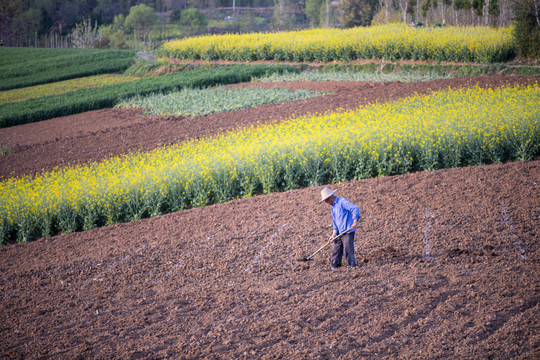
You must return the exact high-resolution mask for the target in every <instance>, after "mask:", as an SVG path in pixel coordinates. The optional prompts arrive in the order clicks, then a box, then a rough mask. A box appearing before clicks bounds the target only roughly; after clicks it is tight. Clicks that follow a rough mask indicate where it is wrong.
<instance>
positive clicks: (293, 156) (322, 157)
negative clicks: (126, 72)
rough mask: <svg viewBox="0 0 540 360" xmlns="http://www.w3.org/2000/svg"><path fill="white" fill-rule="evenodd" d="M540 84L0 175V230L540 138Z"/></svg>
mask: <svg viewBox="0 0 540 360" xmlns="http://www.w3.org/2000/svg"><path fill="white" fill-rule="evenodd" d="M539 101H540V89H539V87H538V86H528V87H503V88H499V89H487V90H486V89H480V88H473V89H460V90H451V91H443V92H437V93H433V94H431V95H429V96H425V97H420V96H415V97H411V98H408V99H403V100H400V101H396V102H391V103H385V104H374V105H370V106H366V107H362V108H359V109H357V110H354V111H347V112H337V113H329V114H324V115H320V116H305V117H301V118H297V119H290V120H289V121H285V122H281V123H273V124H270V125H263V126H256V127H255V126H254V127H250V128H244V129H241V130H238V131H234V132H230V133H227V134H223V135H221V136H218V137H216V138H203V139H199V140H193V141H190V142H187V143H183V144H179V145H176V146H169V147H162V148H159V149H157V150H155V151H152V152H148V153H139V154H133V155H128V156H122V157H118V158H111V159H108V160H106V161H104V162H100V163H94V164H88V165H85V166H75V167H71V168H66V169H63V170H61V171H56V172H50V173H44V174H42V175H39V176H36V177H34V178H32V177H25V178H12V179H9V180H7V181H5V182H1V183H0V241H15V240H16V241H21V242H23V241H29V240H31V239H34V238H35V237H39V236H50V235H54V234H57V233H59V232H63V233H67V232H73V231H79V230H88V229H92V228H95V227H98V226H103V225H108V224H113V223H116V222H125V221H133V220H138V219H141V218H143V217H148V216H157V215H160V214H163V213H167V212H172V211H178V210H180V209H184V208H189V207H197V206H205V205H207V204H210V203H214V202H224V201H228V200H231V199H234V198H237V197H248V196H252V195H254V194H258V193H270V192H273V191H282V190H289V189H294V188H298V187H303V186H312V185H320V184H325V183H329V182H342V181H346V180H350V179H353V178H354V179H364V178H369V177H372V176H384V175H393V174H402V173H407V172H411V171H418V170H433V169H440V168H448V167H457V166H465V165H480V164H483V163H486V162H497V163H500V162H504V161H508V160H528V159H532V158H534V157H535V156H536V155H537V154H539V150H540V107H538V103H539Z"/></svg>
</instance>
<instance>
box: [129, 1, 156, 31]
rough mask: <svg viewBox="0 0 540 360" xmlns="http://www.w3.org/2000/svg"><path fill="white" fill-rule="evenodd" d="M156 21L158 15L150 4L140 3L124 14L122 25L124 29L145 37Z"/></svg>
mask: <svg viewBox="0 0 540 360" xmlns="http://www.w3.org/2000/svg"><path fill="white" fill-rule="evenodd" d="M157 22H158V16H157V14H156V13H155V12H154V9H152V8H151V7H150V6H147V5H144V4H140V5H136V6H133V7H131V9H129V14H128V16H126V21H125V22H124V26H125V28H126V31H128V32H131V31H135V32H137V33H138V34H139V35H140V36H141V38H143V39H146V37H147V36H148V33H149V32H150V29H151V28H152V26H153V25H155V24H156V23H157Z"/></svg>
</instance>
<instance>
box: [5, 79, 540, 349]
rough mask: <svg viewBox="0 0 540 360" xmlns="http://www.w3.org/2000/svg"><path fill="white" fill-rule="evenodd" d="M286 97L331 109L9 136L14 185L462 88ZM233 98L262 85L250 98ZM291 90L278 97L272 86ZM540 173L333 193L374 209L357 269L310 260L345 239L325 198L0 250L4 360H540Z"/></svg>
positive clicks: (236, 205) (436, 178) (298, 198)
mask: <svg viewBox="0 0 540 360" xmlns="http://www.w3.org/2000/svg"><path fill="white" fill-rule="evenodd" d="M537 80H538V78H537V77H520V76H482V77H476V78H457V79H445V80H435V81H430V82H421V83H413V84H404V83H397V82H396V83H357V82H350V83H342V82H300V83H280V84H279V86H287V87H289V88H291V89H298V88H302V89H308V90H317V91H325V92H332V94H329V95H326V96H323V97H316V98H311V99H305V100H299V101H295V102H290V103H280V104H270V105H264V106H259V107H255V108H251V109H243V110H235V111H231V112H227V113H220V114H212V115H205V116H202V117H200V118H188V117H174V116H169V117H165V118H160V117H156V116H148V115H142V114H141V111H138V110H125V109H105V110H98V111H92V112H86V113H82V114H79V115H71V116H67V117H62V118H55V119H51V120H45V121H41V122H39V123H32V124H26V125H20V126H14V127H10V128H4V129H0V144H2V146H7V147H9V148H10V149H12V150H13V152H12V153H10V154H5V155H2V157H1V158H0V160H1V162H0V176H2V177H3V178H9V177H12V176H20V175H24V174H35V173H41V172H42V171H43V170H44V169H45V170H51V169H53V168H55V167H64V166H66V165H67V164H84V163H87V162H90V161H96V160H98V161H99V160H102V159H105V158H107V157H109V156H111V155H119V154H126V153H132V152H136V151H140V150H150V149H154V148H156V147H159V146H162V145H165V144H169V143H181V142H185V141H186V140H189V139H196V138H199V137H202V136H213V135H217V134H220V133H223V132H225V131H229V130H232V129H236V128H238V127H241V126H249V125H255V124H258V123H265V122H270V121H280V120H282V119H287V118H290V117H291V116H293V114H294V115H302V114H307V113H324V112H325V111H334V110H337V109H352V108H356V107H358V106H359V105H363V104H367V103H373V102H386V101H391V100H394V99H398V98H403V97H407V96H411V95H413V94H415V93H418V94H428V93H430V92H432V91H434V90H440V89H446V88H449V87H452V88H455V87H471V86H474V85H476V84H478V85H479V86H481V87H496V86H499V85H503V84H535V83H536V82H537ZM235 86H253V84H251V83H250V84H242V85H235ZM257 86H276V84H273V83H272V84H257ZM539 183H540V160H538V159H537V160H534V161H530V162H515V163H504V164H491V165H485V166H474V167H466V168H459V169H449V170H438V171H430V172H418V173H413V174H408V175H399V176H386V177H379V178H371V179H367V180H363V181H348V182H343V183H339V184H330V185H328V186H330V187H332V188H334V189H337V190H338V193H337V194H338V195H339V196H345V197H347V198H348V199H349V200H351V201H353V202H354V203H356V204H357V205H358V206H359V207H360V212H361V214H362V221H361V223H360V226H359V232H358V233H357V236H356V255H357V258H358V259H359V260H360V261H359V262H360V266H358V267H356V268H347V267H345V268H341V269H339V270H337V271H330V266H329V259H328V257H329V253H328V252H324V251H323V252H321V253H319V254H318V255H317V256H316V257H315V260H314V261H312V262H310V263H299V262H297V261H296V259H297V258H299V257H301V256H304V255H308V254H310V253H312V252H313V251H314V250H316V249H317V248H319V247H320V246H321V245H322V244H323V243H324V242H325V241H326V239H327V237H328V235H330V233H331V218H330V210H329V208H328V207H327V206H326V204H318V203H317V202H318V199H319V197H320V195H319V192H320V190H321V189H322V187H323V186H313V187H308V188H302V189H297V190H292V191H287V192H281V193H273V194H268V195H260V196H255V197H251V198H247V199H236V200H232V201H229V202H226V203H222V204H216V205H210V206H206V207H203V208H195V209H188V210H182V211H179V212H175V213H170V214H167V215H163V216H160V217H155V218H151V219H143V220H140V221H136V222H132V223H125V224H116V225H112V226H108V227H102V228H99V229H93V230H89V231H85V232H78V233H72V234H63V235H58V236H54V237H51V238H41V239H38V240H37V241H34V242H30V243H26V244H8V245H7V246H4V247H1V248H0V285H1V289H2V297H1V300H0V304H1V309H2V310H0V323H1V324H3V325H2V326H1V327H0V336H1V337H2V339H3V341H2V345H1V346H0V357H1V358H5V359H16V358H24V359H73V358H85V359H89V358H110V359H126V358H131V359H203V358H208V359H215V358H223V359H237V358H245V359H266V358H267V359H272V358H286V359H327V358H341V359H360V358H366V359H381V358H392V359H394V358H407V359H409V358H410V359H426V358H428V359H439V358H440V359H442V358H475V359H476V358H481V359H486V358H492V359H503V358H504V359H508V358H516V359H536V358H538V357H540V335H539V334H540V331H539V330H540V321H539V319H540V306H539V300H540V282H539V280H540V279H539V276H540V271H539V258H540V242H539V240H540V205H539V204H540V188H539Z"/></svg>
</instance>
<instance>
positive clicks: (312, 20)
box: [305, 0, 324, 26]
mask: <svg viewBox="0 0 540 360" xmlns="http://www.w3.org/2000/svg"><path fill="white" fill-rule="evenodd" d="M323 4H324V0H306V10H305V11H306V16H307V18H308V20H309V24H310V25H311V26H317V25H321V23H322V21H321V10H322V9H321V7H322V6H323Z"/></svg>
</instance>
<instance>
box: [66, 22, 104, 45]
mask: <svg viewBox="0 0 540 360" xmlns="http://www.w3.org/2000/svg"><path fill="white" fill-rule="evenodd" d="M100 40H101V34H100V33H99V32H98V26H97V21H96V24H95V27H93V26H92V21H91V20H90V18H88V19H83V22H82V23H79V24H77V25H75V29H73V32H72V33H71V42H72V43H73V45H74V46H75V47H76V48H80V49H91V48H93V47H94V46H95V45H96V43H98V42H99V41H100Z"/></svg>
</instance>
